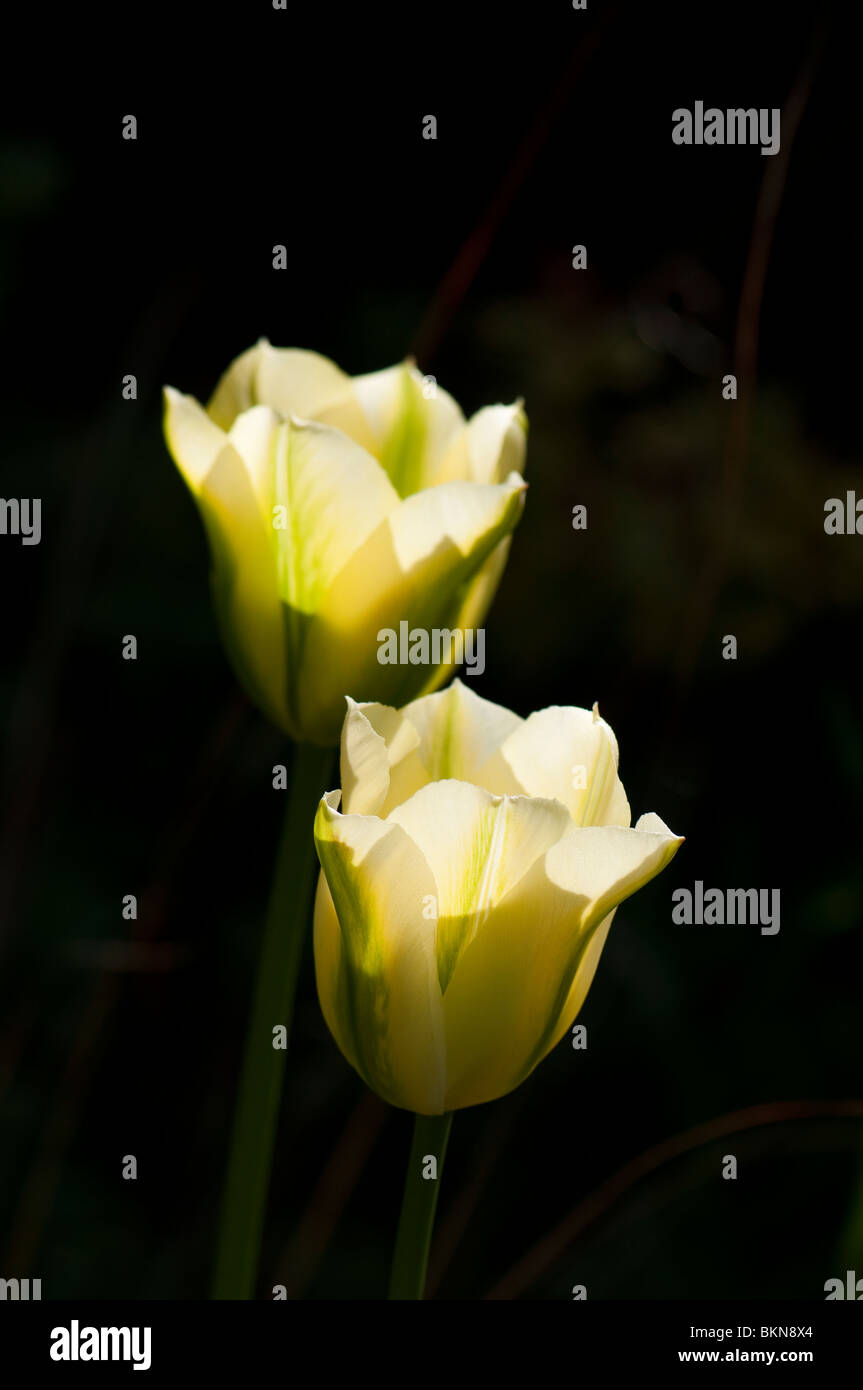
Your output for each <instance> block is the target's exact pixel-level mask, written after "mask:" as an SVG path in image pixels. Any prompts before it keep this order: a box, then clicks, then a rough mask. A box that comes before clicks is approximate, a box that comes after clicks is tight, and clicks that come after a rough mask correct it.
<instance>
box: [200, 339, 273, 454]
mask: <svg viewBox="0 0 863 1390" xmlns="http://www.w3.org/2000/svg"><path fill="white" fill-rule="evenodd" d="M268 346H269V344H268V343H267V340H266V338H259V339H258V341H257V343H256V344H255V346H254V347H251V348H247V350H246V351H245V352H241V353H240V355H239V357H235V358H234V360H233V362H232V363H231V365H230V367H228V369H227V371H225V372H223V373H222V375H221V377H220V378H219V382H218V385H217V386H216V389H215V391H214V392H213V394H212V396H211V397H210V399H209V401H208V403H207V414H208V416H209V417H210V419H211V420H213V421H214V422H215V423H216V424H217V425H218V426H219V427H220V429H223V430H225V431H227V430H229V429H230V428H231V426H232V424H233V423H234V421H235V420H236V418H237V416H238V415H241V414H242V413H243V411H244V410H250V409H251V408H252V406H253V405H258V404H259V403H260V397H259V396H258V392H257V388H256V384H255V383H256V379H257V374H258V363H259V362H260V359H261V354H262V352H263V350H264V348H265V347H268Z"/></svg>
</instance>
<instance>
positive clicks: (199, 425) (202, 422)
mask: <svg viewBox="0 0 863 1390" xmlns="http://www.w3.org/2000/svg"><path fill="white" fill-rule="evenodd" d="M164 404H165V416H164V429H165V439H166V440H167V443H168V448H169V449H170V451H171V455H172V457H173V459H174V462H175V463H176V465H177V467H178V468H179V470H180V472H181V473H182V475H183V478H184V479H185V481H186V484H187V485H188V487H189V490H190V491H191V493H192V495H193V496H195V497H196V496H197V495H198V492H199V491H200V488H201V484H202V483H203V481H204V479H205V478H206V476H207V474H208V473H209V471H210V469H211V468H212V467H213V464H214V463H215V462H216V459H217V458H218V457H219V455H220V454H221V453H222V452H223V450H225V449H227V448H228V447H229V441H228V437H227V435H226V434H225V433H224V431H223V430H221V429H219V427H218V425H214V424H213V421H212V420H211V419H210V417H209V416H208V415H207V413H206V411H205V410H203V409H202V407H201V406H200V405H199V404H198V402H197V401H196V400H195V397H194V396H185V395H183V393H182V392H180V391H175V390H174V388H173V386H166V387H165V391H164Z"/></svg>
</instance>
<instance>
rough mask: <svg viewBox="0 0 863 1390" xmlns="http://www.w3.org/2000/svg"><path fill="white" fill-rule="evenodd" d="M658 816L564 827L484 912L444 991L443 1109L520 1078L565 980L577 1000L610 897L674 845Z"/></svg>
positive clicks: (545, 1032) (551, 1026) (553, 1023)
mask: <svg viewBox="0 0 863 1390" xmlns="http://www.w3.org/2000/svg"><path fill="white" fill-rule="evenodd" d="M680 843H681V840H680V838H679V837H677V836H675V835H673V834H672V832H671V831H669V830H668V828H667V827H666V826H664V825H663V823H662V822H661V821H660V820H659V817H642V820H641V821H639V824H638V826H637V827H636V829H634V830H629V829H623V828H620V827H616V826H614V827H611V826H609V827H589V828H582V827H572V828H571V829H570V830H568V831H567V832H566V834H565V835H564V836H563V837H562V839H560V840H559V841H558V843H557V844H555V845H553V846H552V847H551V848H550V849H549V850H548V852H547V853H546V854H545V855H544V856H543V857H542V858H541V859H539V860H537V861H536V862H535V863H534V865H533V867H532V868H531V869H530V870H529V871H528V873H527V874H525V875H524V877H523V878H522V879H521V880H520V881H519V883H518V884H517V885H516V886H515V888H514V889H513V890H512V891H511V892H510V893H509V894H508V895H507V897H506V898H504V899H503V900H502V901H501V902H500V903H498V905H497V906H496V908H495V909H494V911H493V912H492V913H491V914H490V915H489V918H488V920H487V921H486V923H485V924H484V926H483V928H482V930H480V931H478V932H477V933H476V935H475V936H474V938H473V940H472V941H471V943H470V944H469V945H468V946H467V948H466V949H465V950H464V951H463V952H462V955H461V957H460V959H459V962H458V967H457V969H456V971H455V973H454V975H453V978H452V981H451V983H450V986H449V989H448V991H447V993H446V995H445V996H444V1026H445V1030H446V1047H447V1096H446V1104H447V1106H448V1107H449V1108H460V1107H462V1106H465V1105H476V1104H479V1103H480V1102H481V1101H486V1100H492V1099H494V1098H495V1097H496V1096H500V1095H505V1094H506V1093H507V1092H508V1091H511V1090H512V1089H513V1088H514V1087H515V1086H517V1085H519V1084H520V1083H521V1082H522V1081H523V1080H524V1079H525V1077H526V1076H528V1075H529V1073H530V1072H531V1071H532V1070H533V1068H534V1067H535V1066H536V1065H537V1063H538V1062H540V1061H541V1060H542V1058H543V1057H544V1056H545V1055H546V1054H547V1052H548V1051H549V1049H550V1047H551V1046H552V1043H553V1042H554V1040H555V1039H556V1038H559V1037H560V1036H562V1032H563V1031H564V1030H565V1028H566V1027H568V1026H569V1024H570V1023H571V1021H572V1018H571V1017H570V1018H569V1019H567V1021H566V1023H565V1024H564V1025H563V1028H561V1023H562V1014H563V1010H564V1008H565V1006H567V1003H568V1001H569V1000H570V998H571V997H572V990H573V985H574V982H575V981H576V980H577V978H578V976H579V974H580V973H581V972H584V973H583V979H582V984H583V990H582V991H581V992H580V993H581V997H580V998H578V993H579V991H577V992H576V998H577V1002H578V1003H579V1004H580V1002H582V1000H583V997H584V995H585V994H586V992H587V987H588V986H589V984H590V980H591V979H592V976H593V971H594V970H595V969H596V962H597V960H598V958H599V952H600V950H601V945H602V942H601V941H597V942H596V944H595V945H594V946H593V949H592V950H591V943H592V942H593V941H594V937H595V936H596V935H598V930H599V929H600V928H604V929H605V933H606V934H607V918H608V917H609V914H610V913H611V912H612V911H613V910H614V908H615V907H616V906H617V905H618V903H620V902H622V901H623V899H624V898H626V897H628V896H629V895H630V894H632V893H634V892H635V891H636V889H637V888H639V887H641V886H642V885H643V884H644V883H647V882H648V881H649V879H651V878H653V877H654V876H655V875H656V874H657V873H659V872H660V870H661V869H663V868H664V867H665V865H666V864H667V863H668V862H669V860H670V859H671V858H672V857H673V855H674V854H675V852H676V851H677V848H678V846H679V845H680Z"/></svg>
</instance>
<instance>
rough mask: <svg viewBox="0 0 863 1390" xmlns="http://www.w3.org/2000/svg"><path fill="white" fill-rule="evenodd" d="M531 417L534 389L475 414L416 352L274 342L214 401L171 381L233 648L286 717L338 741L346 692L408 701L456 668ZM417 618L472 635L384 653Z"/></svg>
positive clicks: (505, 533) (518, 496)
mask: <svg viewBox="0 0 863 1390" xmlns="http://www.w3.org/2000/svg"><path fill="white" fill-rule="evenodd" d="M526 430H527V421H526V418H525V415H524V411H523V409H522V406H521V403H520V402H518V403H516V404H515V405H512V406H502V405H498V406H489V407H486V408H485V409H483V410H480V411H479V412H478V413H477V414H476V415H474V416H473V417H472V419H471V420H469V421H467V422H466V421H465V419H464V416H463V415H462V412H461V410H460V409H459V407H458V405H457V404H456V402H455V401H454V400H453V399H452V397H451V396H449V395H448V394H447V393H446V392H445V391H443V390H442V389H441V388H440V387H438V386H435V389H434V391H431V392H430V391H429V390H428V386H427V382H426V380H425V379H424V378H423V377H422V376H421V375H420V373H419V372H418V371H417V370H416V368H415V367H414V366H413V365H412V364H411V363H405V364H403V365H402V366H398V367H392V368H389V369H387V370H386V371H381V372H373V373H371V374H369V375H366V376H360V377H354V378H351V377H349V376H347V375H345V373H344V372H342V371H340V370H339V368H338V367H336V366H335V364H334V363H332V362H330V361H328V360H327V359H326V358H325V357H320V356H318V354H316V353H312V352H301V351H298V350H294V349H276V348H273V347H271V346H270V344H269V343H267V342H264V341H262V342H260V343H259V344H258V345H257V347H254V348H251V349H250V350H249V351H248V352H245V353H243V354H242V356H240V357H238V358H237V360H236V361H235V362H234V363H233V364H232V366H231V367H230V368H229V369H228V371H227V372H226V373H225V375H224V376H223V378H222V380H221V381H220V383H219V385H218V387H217V388H216V391H215V394H214V395H213V397H212V399H211V401H210V403H209V405H208V406H207V407H206V409H204V408H203V407H202V406H200V405H199V404H198V402H197V401H196V400H195V399H194V398H193V397H191V396H183V395H181V394H180V393H179V392H177V391H174V390H172V389H171V388H167V389H166V392H165V435H166V438H167V442H168V446H169V448H170V450H171V453H172V455H173V457H174V460H175V462H176V464H177V466H178V468H179V469H180V472H181V473H182V474H183V477H184V478H185V480H186V483H187V484H188V486H189V488H190V490H191V492H192V495H193V497H194V498H195V501H196V502H197V504H198V507H199V510H200V512H201V516H202V518H203V521H204V525H205V527H206V530H207V535H208V538H209V544H210V553H211V560H212V584H213V593H214V600H215V606H216V610H217V614H218V617H219V623H220V628H221V632H222V636H223V640H224V644H225V648H226V650H227V653H228V656H229V658H230V660H231V662H232V664H233V666H234V669H235V671H236V674H237V677H238V679H239V680H240V681H241V683H242V684H243V686H244V687H245V689H246V691H247V692H248V694H249V695H250V696H251V698H252V699H253V700H254V701H255V702H256V703H257V704H258V706H259V707H260V708H261V709H262V710H263V711H264V712H265V713H266V714H267V715H268V716H269V717H270V718H271V719H272V720H273V721H274V722H275V723H276V724H277V725H279V726H280V727H281V728H283V729H285V730H286V731H287V732H288V733H289V734H291V735H292V736H293V737H294V738H297V739H302V740H306V741H309V742H312V743H319V744H328V743H336V742H337V741H338V736H339V728H340V726H341V722H342V717H343V713H344V699H345V693H346V692H348V691H350V692H351V693H352V694H354V695H364V696H367V697H372V698H374V699H378V700H382V701H388V702H391V703H393V704H403V703H405V702H406V701H407V700H410V699H412V698H414V697H416V696H418V695H420V694H423V693H426V692H428V691H431V690H434V689H436V688H437V687H438V686H439V685H441V684H442V683H443V682H444V681H445V680H446V679H447V677H448V676H449V675H450V674H451V673H452V671H453V669H454V660H455V659H456V657H457V654H458V651H459V650H461V651H463V650H464V633H465V630H466V629H470V628H472V627H474V626H476V625H478V624H480V623H481V622H482V619H483V617H484V615H485V613H486V612H487V610H488V607H489V604H490V603H491V600H492V598H493V596H494V592H495V589H496V588H497V585H498V583H499V581H500V577H501V574H502V572H503V568H504V565H505V562H506V556H507V552H508V547H509V541H510V537H511V534H512V531H513V530H514V528H515V526H516V524H517V522H518V520H519V518H520V516H521V513H522V510H523V506H524V491H525V484H524V481H523V479H522V477H521V469H522V467H523V464H524V453H525V440H526ZM405 623H406V624H407V625H408V629H409V630H413V629H414V628H420V629H423V630H425V631H428V630H430V629H437V630H439V631H445V632H446V633H447V634H450V633H455V632H458V633H460V634H461V644H459V643H458V642H456V643H453V644H451V645H450V646H449V647H446V648H439V649H438V655H439V656H440V660H439V662H438V663H437V664H436V665H425V666H424V665H422V664H416V665H411V664H398V663H394V664H382V663H381V661H380V660H379V659H378V658H379V633H380V632H381V631H382V630H391V631H398V630H399V628H400V625H402V624H405Z"/></svg>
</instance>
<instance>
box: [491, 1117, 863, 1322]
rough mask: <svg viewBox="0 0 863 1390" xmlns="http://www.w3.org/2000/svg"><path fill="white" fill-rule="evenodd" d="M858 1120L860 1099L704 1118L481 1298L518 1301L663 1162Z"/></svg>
mask: <svg viewBox="0 0 863 1390" xmlns="http://www.w3.org/2000/svg"><path fill="white" fill-rule="evenodd" d="M813 1119H830V1120H834V1119H836V1120H846V1119H854V1120H857V1119H863V1100H835V1101H829V1100H828V1101H821V1100H811V1101H810V1100H793V1101H772V1102H768V1103H766V1104H763V1105H751V1106H749V1107H748V1108H746V1109H744V1110H734V1111H731V1113H729V1114H727V1115H720V1116H718V1117H717V1118H716V1119H713V1120H708V1121H706V1122H705V1123H704V1124H700V1125H696V1126H695V1127H694V1128H693V1129H687V1130H684V1132H683V1133H682V1134H675V1135H672V1137H671V1138H669V1139H664V1140H663V1141H662V1142H661V1143H659V1144H654V1145H653V1146H652V1147H651V1148H649V1149H645V1150H644V1152H643V1153H641V1154H639V1155H638V1157H637V1158H634V1159H632V1160H631V1161H630V1162H629V1163H625V1164H624V1165H623V1167H622V1168H619V1169H618V1170H617V1172H616V1173H614V1174H612V1176H611V1177H610V1178H607V1179H606V1181H605V1182H603V1183H600V1185H599V1187H597V1188H595V1189H594V1191H593V1192H591V1193H590V1194H589V1196H587V1197H585V1198H584V1200H583V1201H581V1202H579V1203H578V1205H577V1206H575V1207H573V1209H572V1211H570V1212H569V1213H568V1214H567V1215H566V1216H565V1217H564V1218H563V1220H562V1221H560V1222H558V1224H557V1225H556V1226H554V1227H553V1228H552V1229H551V1230H550V1231H549V1232H548V1233H547V1234H546V1235H545V1236H543V1238H542V1239H541V1240H539V1241H537V1243H536V1244H535V1245H534V1246H532V1247H531V1249H530V1250H528V1252H527V1253H526V1254H525V1255H523V1256H522V1258H521V1259H520V1260H518V1261H517V1263H516V1264H514V1265H513V1267H512V1269H510V1270H509V1271H508V1273H506V1274H505V1275H504V1276H503V1278H502V1279H500V1280H499V1281H498V1282H497V1283H496V1284H495V1285H494V1287H493V1288H492V1289H491V1290H490V1291H489V1292H488V1293H487V1294H486V1298H487V1299H495V1300H497V1299H512V1298H518V1296H519V1294H521V1293H523V1292H524V1290H525V1289H526V1288H529V1287H530V1285H531V1284H532V1283H533V1282H534V1280H535V1279H537V1278H538V1277H539V1276H540V1274H542V1273H543V1271H544V1270H546V1269H548V1268H549V1266H550V1265H552V1264H553V1263H554V1262H555V1260H557V1259H559V1258H560V1256H561V1255H563V1254H564V1252H565V1251H566V1250H567V1248H568V1247H569V1246H570V1245H571V1244H572V1242H573V1241H574V1240H575V1239H576V1237H577V1236H580V1235H581V1233H582V1232H583V1231H584V1230H585V1229H586V1228H587V1227H588V1226H591V1225H592V1224H593V1222H594V1221H596V1220H598V1218H599V1217H600V1216H602V1215H604V1213H605V1212H607V1211H608V1210H609V1208H611V1207H612V1206H613V1205H614V1203H615V1202H617V1201H618V1200H619V1198H621V1197H622V1196H623V1195H624V1193H625V1192H627V1191H628V1190H629V1189H630V1188H631V1187H632V1186H633V1185H634V1184H635V1183H637V1182H639V1181H640V1179H641V1178H644V1177H646V1176H647V1175H648V1174H650V1173H655V1172H656V1171H657V1170H658V1169H659V1168H662V1167H663V1166H664V1165H665V1164H666V1163H671V1162H672V1161H673V1160H674V1159H676V1158H681V1157H683V1155H684V1154H687V1153H690V1152H692V1150H693V1149H699V1148H701V1147H703V1145H705V1144H709V1143H712V1142H713V1141H715V1140H717V1139H723V1138H725V1137H726V1136H728V1135H730V1134H741V1133H743V1132H744V1131H746V1130H751V1129H759V1128H761V1127H762V1126H764V1125H776V1124H785V1123H787V1122H788V1121H792V1120H813Z"/></svg>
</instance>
